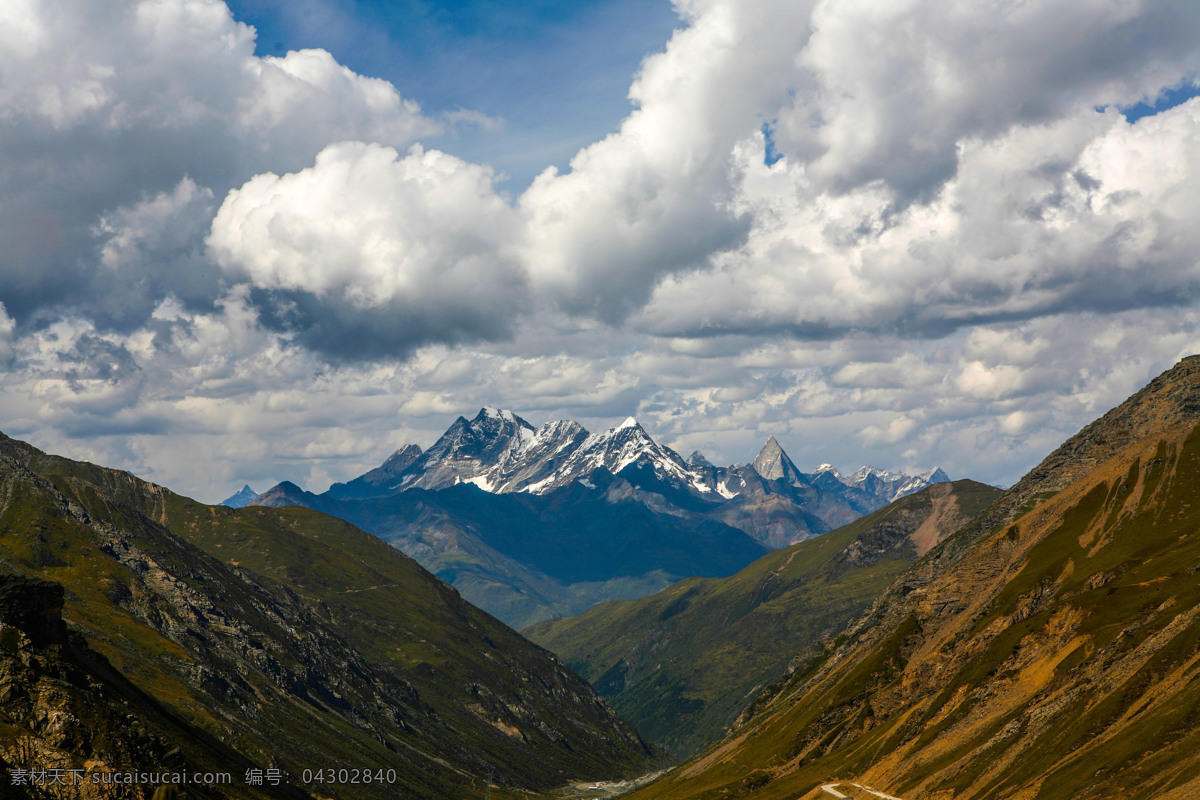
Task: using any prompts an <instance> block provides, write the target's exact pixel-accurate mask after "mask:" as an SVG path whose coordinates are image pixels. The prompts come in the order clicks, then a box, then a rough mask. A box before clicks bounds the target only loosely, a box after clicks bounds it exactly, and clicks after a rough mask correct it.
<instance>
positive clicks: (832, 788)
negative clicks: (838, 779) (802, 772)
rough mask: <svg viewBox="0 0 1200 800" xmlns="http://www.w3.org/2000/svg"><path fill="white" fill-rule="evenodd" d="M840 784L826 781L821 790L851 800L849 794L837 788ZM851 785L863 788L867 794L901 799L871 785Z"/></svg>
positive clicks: (888, 798)
mask: <svg viewBox="0 0 1200 800" xmlns="http://www.w3.org/2000/svg"><path fill="white" fill-rule="evenodd" d="M839 785H840V784H837V783H826V784H824V785H823V786H822V787H821V791H823V792H826V793H827V794H831V795H833V796H834V797H840V798H843V799H844V800H850V798H849V795H844V794H842V793H841V792H839V791H838V790H837V787H838V786H839ZM850 785H851V786H857V787H858V788H859V789H862V790H863V791H864V792H866V793H867V794H873V795H875V796H876V797H881V798H883V800H900V798H899V797H893V796H892V795H890V794H884V793H883V792H879V791H876V790H875V789H872V788H871V787H870V786H863V785H862V784H861V783H851V784H850Z"/></svg>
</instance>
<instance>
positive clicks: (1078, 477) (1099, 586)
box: [636, 357, 1200, 800]
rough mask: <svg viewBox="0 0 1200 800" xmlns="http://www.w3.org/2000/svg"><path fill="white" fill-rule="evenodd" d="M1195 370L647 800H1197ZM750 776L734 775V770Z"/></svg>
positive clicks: (955, 543) (1027, 482)
mask: <svg viewBox="0 0 1200 800" xmlns="http://www.w3.org/2000/svg"><path fill="white" fill-rule="evenodd" d="M1198 485H1200V358H1196V357H1191V358H1188V359H1185V360H1184V361H1182V362H1181V363H1180V364H1179V365H1177V366H1176V367H1175V368H1174V369H1172V370H1170V371H1169V372H1167V373H1165V374H1164V375H1162V376H1160V377H1159V378H1157V379H1155V380H1154V381H1152V382H1151V383H1150V384H1149V385H1148V386H1147V387H1146V388H1145V389H1143V390H1142V391H1140V392H1138V393H1137V394H1136V395H1134V396H1133V397H1131V398H1130V399H1129V400H1128V401H1126V402H1125V403H1123V404H1122V405H1121V406H1119V407H1118V408H1116V409H1114V410H1113V411H1111V412H1109V413H1108V414H1106V415H1105V416H1104V417H1102V418H1101V419H1100V420H1098V421H1097V422H1095V423H1093V424H1091V425H1089V426H1088V427H1086V428H1084V429H1083V430H1082V431H1081V432H1080V433H1079V434H1077V435H1076V436H1074V437H1072V438H1071V439H1070V440H1068V441H1067V442H1066V443H1064V444H1063V446H1062V447H1060V448H1059V449H1058V450H1056V451H1055V452H1054V453H1052V454H1051V455H1050V456H1048V457H1047V458H1046V459H1045V460H1044V461H1043V462H1042V463H1041V464H1040V465H1039V466H1038V467H1036V468H1035V469H1034V470H1032V471H1031V472H1030V473H1029V474H1028V475H1026V476H1025V478H1023V479H1022V480H1021V481H1020V482H1019V483H1018V484H1017V485H1016V486H1014V487H1013V488H1012V489H1011V490H1009V491H1008V492H1006V493H1005V495H1004V496H1003V497H1002V498H1001V500H1000V501H999V502H998V503H996V504H995V505H993V506H992V507H991V508H990V509H988V510H987V511H985V512H984V513H983V514H981V515H980V516H978V517H976V518H975V520H973V521H972V522H970V523H968V524H967V525H966V526H964V527H963V528H962V529H961V530H960V531H959V532H958V533H956V534H955V535H954V536H952V537H950V538H949V539H948V540H947V541H945V542H943V543H942V544H940V545H938V546H936V547H934V548H933V549H932V550H931V551H930V553H929V555H928V556H927V557H926V558H925V559H923V560H922V561H920V562H919V563H918V564H917V565H916V566H915V567H913V568H912V569H910V570H909V571H907V572H906V573H905V574H904V575H902V576H901V577H900V579H899V580H897V581H896V582H895V583H893V584H892V586H891V587H890V588H889V590H888V591H887V592H885V593H884V595H883V596H882V597H881V598H880V599H879V600H878V601H877V602H876V603H875V604H874V605H873V607H872V608H871V610H870V611H869V612H868V613H867V614H866V615H864V616H863V617H861V618H860V619H859V620H857V621H856V622H855V623H854V624H853V625H852V626H851V627H850V628H849V629H848V630H847V632H846V633H845V634H844V635H842V636H840V637H838V638H837V639H836V640H833V641H831V642H829V643H828V644H827V648H826V651H825V652H824V653H823V654H821V655H819V656H817V657H815V658H810V659H802V660H799V661H797V662H796V663H795V664H794V665H793V666H794V669H793V672H792V674H791V676H790V677H789V678H787V679H786V680H784V681H782V682H781V683H780V684H778V685H777V686H775V687H774V688H773V689H772V690H771V691H770V692H768V693H766V694H765V695H764V696H763V697H762V698H760V700H759V702H758V703H757V704H756V705H755V707H754V708H753V711H752V713H751V714H748V715H747V718H746V719H745V720H743V725H742V726H741V727H740V728H739V729H737V730H736V731H735V732H734V733H733V734H732V736H731V738H730V739H729V740H727V741H726V742H725V743H724V744H723V745H722V746H720V747H719V748H716V749H713V750H711V751H709V752H708V753H706V754H702V755H701V756H700V757H699V758H698V759H697V761H696V762H695V763H694V764H692V765H690V766H688V767H685V768H683V769H681V770H680V771H678V772H677V773H675V776H674V777H673V778H671V779H668V780H666V781H663V782H661V783H660V784H658V785H656V786H654V787H651V788H650V789H647V790H646V791H644V792H643V793H641V794H638V795H636V796H637V797H639V798H651V797H654V798H659V797H662V798H668V797H669V798H684V797H697V798H698V797H711V796H719V795H721V794H724V793H728V792H733V791H735V790H736V791H740V792H741V793H742V794H744V795H745V796H749V797H758V798H785V797H787V798H795V797H803V798H816V797H818V796H820V790H819V789H818V787H819V785H820V784H822V783H824V782H826V781H828V780H831V779H835V778H838V779H856V780H858V781H859V782H861V783H864V784H868V785H871V786H873V787H875V788H877V789H882V790H883V791H885V792H886V793H888V794H891V795H895V796H897V797H903V798H912V799H913V800H915V798H932V799H933V800H943V799H945V800H948V799H949V798H955V800H963V799H965V798H970V799H972V800H973V799H974V798H981V799H982V798H1038V800H1068V798H1069V799H1070V800H1089V799H1093V798H1094V800H1102V799H1103V800H1121V799H1123V798H1129V799H1130V800H1133V798H1143V797H1155V798H1170V799H1171V800H1184V799H1185V798H1190V797H1194V796H1196V793H1197V792H1200V755H1197V754H1198V753H1200V749H1198V748H1197V747H1196V743H1197V742H1200V715H1198V714H1197V709H1198V708H1200V672H1198V670H1200V661H1198V655H1197V654H1198V653H1200V645H1198V642H1200V616H1198V609H1200V581H1197V579H1196V569H1195V566H1196V565H1197V564H1200V537H1197V534H1196V532H1197V530H1200V495H1198V492H1197V489H1196V487H1197V486H1198ZM735 765H736V766H735Z"/></svg>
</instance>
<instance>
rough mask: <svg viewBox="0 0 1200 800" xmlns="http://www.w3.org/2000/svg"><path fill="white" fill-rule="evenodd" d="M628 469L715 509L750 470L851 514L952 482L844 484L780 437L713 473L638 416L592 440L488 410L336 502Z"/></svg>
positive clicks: (749, 484)
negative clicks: (807, 466)
mask: <svg viewBox="0 0 1200 800" xmlns="http://www.w3.org/2000/svg"><path fill="white" fill-rule="evenodd" d="M629 467H638V468H641V469H642V470H643V471H647V470H648V471H649V473H652V474H653V476H654V478H655V479H656V480H657V481H659V482H661V483H663V484H665V485H668V486H671V487H673V488H675V489H677V490H682V491H685V492H689V493H691V494H693V495H695V496H696V497H697V498H700V499H705V500H708V501H709V502H714V503H720V502H722V501H724V500H729V499H732V498H734V497H736V496H738V495H740V494H743V493H746V492H747V491H749V492H755V491H756V489H757V488H758V487H757V486H756V482H755V481H754V480H750V481H747V471H749V470H753V472H754V473H756V475H755V477H757V478H760V479H761V480H763V481H768V482H769V481H779V480H782V481H783V482H784V483H785V484H786V485H789V486H792V487H796V488H806V487H814V488H817V489H818V490H824V491H826V492H828V491H834V492H836V493H839V494H845V493H846V490H854V494H857V493H861V495H863V496H854V494H852V499H853V500H854V501H855V502H851V503H850V505H851V506H854V507H857V506H859V505H863V504H864V503H865V504H866V505H870V504H871V503H872V501H875V502H878V505H877V506H876V507H882V506H883V505H886V504H887V503H890V502H892V501H893V500H896V499H898V498H900V497H904V496H905V495H909V494H912V493H913V492H917V491H920V490H921V489H923V488H924V487H926V486H928V485H930V484H933V483H941V482H944V481H948V480H949V477H948V476H947V475H946V473H945V472H943V471H942V470H941V469H940V468H935V469H932V470H929V471H928V472H924V473H922V474H920V475H907V474H904V473H898V472H889V471H886V470H881V469H876V468H875V467H871V466H864V467H862V468H861V469H859V470H858V471H857V472H855V473H854V474H853V475H851V476H850V477H849V478H845V477H843V476H842V475H841V473H839V472H838V471H837V469H836V468H834V467H833V466H831V465H829V464H822V465H821V466H819V467H817V469H816V470H814V471H813V472H811V473H804V472H801V471H800V469H799V468H797V467H796V465H795V464H794V463H793V462H792V460H791V458H789V457H788V455H787V453H786V452H784V450H783V448H782V447H781V446H780V445H779V442H778V441H777V440H776V439H775V437H774V436H772V437H770V438H769V439H767V442H766V444H765V445H764V446H763V448H762V450H761V451H760V452H759V454H758V455H757V456H756V457H755V459H754V461H753V463H752V464H741V465H736V464H735V465H731V466H728V467H714V466H713V465H712V464H711V463H710V462H709V461H708V459H706V458H705V457H704V455H703V454H701V453H699V452H698V451H697V452H694V453H693V454H692V455H691V456H690V457H689V458H688V460H686V461H685V460H684V459H683V458H681V457H680V456H679V454H678V453H676V452H675V451H674V450H672V449H671V448H669V447H666V446H665V445H660V444H659V443H658V442H656V441H654V439H653V438H651V436H650V435H649V434H648V433H646V431H645V429H644V428H642V426H641V425H640V424H638V422H637V420H636V419H634V418H633V417H629V418H627V419H626V420H625V421H624V422H622V423H621V424H620V425H617V426H615V427H612V428H609V429H608V430H606V431H603V432H601V433H589V432H588V431H587V430H586V429H584V427H583V426H582V425H580V424H579V423H578V422H575V421H574V420H557V421H554V422H547V423H546V424H545V425H542V426H541V427H540V428H534V427H533V426H532V425H531V424H529V423H528V422H526V421H525V420H524V419H522V418H521V417H519V416H517V415H516V414H514V413H513V412H512V411H509V410H507V409H496V408H488V407H485V408H482V409H480V411H479V413H478V414H477V415H476V416H475V418H474V419H472V420H467V419H466V418H465V417H459V418H458V419H457V420H455V421H454V423H453V424H452V425H451V426H450V428H449V429H448V430H447V431H446V432H445V433H444V434H442V436H441V438H439V439H438V440H437V442H435V443H434V444H433V446H432V447H430V448H429V449H428V450H426V451H424V452H422V451H421V448H420V447H418V446H417V445H415V444H409V445H405V446H404V447H402V448H400V449H399V450H397V451H396V452H395V453H393V454H392V455H391V456H390V457H389V458H388V459H387V461H385V462H384V463H383V464H382V465H381V466H379V467H377V468H376V469H374V470H371V471H370V472H368V473H366V474H365V475H363V476H361V477H359V478H356V479H355V480H353V481H350V482H349V483H344V484H334V486H333V487H331V488H330V490H329V494H330V495H331V496H333V497H339V498H344V497H370V496H380V495H387V494H392V493H394V492H398V491H406V490H409V489H431V490H437V489H445V488H448V487H450V486H454V485H457V484H459V483H471V484H474V485H475V486H477V487H479V488H480V489H483V490H484V491H485V492H491V493H493V494H504V493H508V492H529V493H531V494H546V493H548V492H552V491H554V490H555V489H560V488H562V487H563V486H566V485H568V484H570V483H572V482H574V481H580V482H582V483H583V484H584V485H587V484H588V483H589V482H590V477H591V476H592V475H593V473H595V472H596V471H597V470H599V469H604V470H606V471H607V472H608V473H609V474H611V475H617V474H620V473H621V472H622V471H623V470H625V469H627V468H629ZM831 479H832V480H831ZM870 510H874V509H870ZM863 513H865V512H863Z"/></svg>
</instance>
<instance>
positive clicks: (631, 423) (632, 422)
mask: <svg viewBox="0 0 1200 800" xmlns="http://www.w3.org/2000/svg"><path fill="white" fill-rule="evenodd" d="M641 427H642V426H641V425H639V424H638V421H637V420H636V419H634V418H633V417H626V418H625V421H624V422H622V423H621V424H620V425H618V426H616V427H615V428H613V430H614V431H621V430H625V429H626V428H641Z"/></svg>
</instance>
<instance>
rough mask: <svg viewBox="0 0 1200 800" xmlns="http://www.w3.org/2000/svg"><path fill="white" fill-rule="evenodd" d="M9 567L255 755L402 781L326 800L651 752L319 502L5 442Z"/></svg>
mask: <svg viewBox="0 0 1200 800" xmlns="http://www.w3.org/2000/svg"><path fill="white" fill-rule="evenodd" d="M0 565H2V567H0V568H2V569H3V570H4V571H6V572H11V573H20V574H25V575H33V576H37V577H41V578H45V579H48V580H52V581H56V582H58V583H61V584H62V585H63V586H64V587H66V607H65V609H64V616H65V617H66V619H67V620H68V621H69V622H70V623H71V624H72V625H73V626H74V627H75V628H76V629H78V630H79V631H80V632H82V633H83V634H84V635H85V636H86V637H87V639H88V641H89V643H90V644H91V646H92V647H94V648H95V649H96V650H98V651H99V652H101V653H103V654H104V655H105V656H107V657H108V658H109V660H110V661H111V662H112V663H113V665H114V666H115V667H116V668H117V669H118V670H120V671H121V672H122V673H123V674H124V675H126V676H128V678H129V679H130V680H132V682H133V683H134V684H135V685H137V686H138V687H139V688H140V689H141V690H143V691H145V692H147V693H148V694H149V695H151V696H153V697H154V698H156V700H157V701H158V702H160V703H162V704H163V705H164V706H166V707H167V708H168V709H170V710H171V711H172V712H173V713H176V714H178V715H179V716H180V717H181V718H183V719H184V720H186V721H187V723H188V724H191V725H194V726H196V727H197V728H199V729H200V730H202V731H205V732H207V733H209V734H211V735H212V736H214V737H216V738H217V739H219V740H221V741H222V742H224V743H226V745H228V746H230V747H232V748H235V749H236V750H237V751H239V752H240V753H242V754H244V756H245V757H247V758H248V759H249V760H250V761H252V762H254V763H256V764H259V765H261V766H264V767H265V766H271V765H277V766H280V767H282V768H284V769H285V770H287V771H288V772H290V773H292V775H293V776H296V777H298V776H299V773H300V772H301V771H302V770H303V769H306V768H308V769H317V768H325V767H335V768H338V767H348V768H354V767H359V768H368V767H369V768H378V767H392V768H395V769H396V770H397V771H398V772H399V773H400V783H399V785H397V786H394V787H383V786H378V785H376V786H364V785H358V786H353V787H350V786H329V785H325V786H321V787H309V788H310V790H319V792H320V793H321V794H322V795H329V796H333V797H387V796H394V795H395V792H396V791H398V790H399V791H401V792H402V793H403V794H405V795H406V796H413V797H430V798H441V797H450V796H453V797H469V796H482V795H483V794H485V793H486V792H487V788H486V784H487V783H488V782H492V783H495V784H496V785H497V786H498V787H499V790H498V791H500V792H501V793H504V792H508V793H511V792H517V791H525V790H535V791H537V790H544V789H549V788H551V787H553V786H555V785H558V784H561V783H564V782H566V781H567V780H570V779H582V778H602V777H616V776H619V775H622V774H626V773H630V772H636V771H638V770H641V769H643V768H644V767H645V766H646V765H647V764H648V763H649V762H650V761H651V757H650V753H649V752H648V751H647V748H646V746H645V745H644V744H643V743H642V742H641V740H640V739H638V737H637V736H636V734H634V733H633V731H632V730H631V729H630V728H629V727H628V726H626V725H625V724H624V723H621V722H620V721H619V720H617V719H616V718H615V717H613V716H612V714H611V712H610V711H609V710H608V709H607V708H606V707H605V706H604V705H603V704H602V703H601V702H600V701H599V699H598V698H597V697H596V696H595V695H594V693H593V692H592V691H591V690H590V688H589V687H587V685H586V684H584V683H583V682H582V681H580V680H579V679H578V678H577V677H575V676H574V675H572V674H571V673H570V672H569V671H568V670H566V669H565V668H564V667H563V666H562V665H561V664H560V663H559V662H557V661H555V660H554V659H553V658H552V657H550V656H549V654H547V653H545V652H544V651H541V650H540V649H538V648H536V647H534V646H532V645H530V644H529V643H528V642H526V641H525V640H523V639H522V638H521V637H520V636H518V635H517V634H516V633H514V632H513V631H512V630H510V629H508V628H507V627H505V626H504V625H502V624H500V623H499V622H497V621H496V620H494V619H492V618H491V617H489V616H487V615H486V614H484V613H483V612H481V611H479V610H478V609H475V608H474V607H472V606H470V605H469V604H468V603H466V602H465V601H463V600H462V599H461V598H459V596H458V595H457V593H456V592H454V590H453V589H451V588H449V587H448V586H446V585H445V584H443V583H442V582H441V581H439V580H437V579H436V578H434V577H433V576H432V575H430V574H429V573H428V572H426V571H425V570H423V569H422V568H421V567H419V566H418V565H417V564H416V563H415V562H413V561H412V560H411V559H408V558H407V557H405V556H403V555H402V554H400V553H399V552H397V551H396V550H395V549H394V548H392V547H389V546H388V545H386V544H385V543H383V542H381V541H379V540H378V539H377V538H375V537H373V536H370V535H369V534H366V533H364V532H362V531H359V530H358V529H356V528H354V527H352V526H350V525H349V524H347V523H345V522H342V521H340V520H336V519H333V518H330V517H326V516H324V515H321V514H319V513H316V512H312V511H307V510H303V509H288V510H275V509H263V508H251V509H242V510H237V511H235V510H232V509H227V508H224V507H209V506H204V505H202V504H199V503H195V502H193V501H190V500H188V499H186V498H183V497H180V496H178V495H174V494H173V493H171V492H169V491H167V490H164V489H162V488H161V487H157V486H154V485H152V484H147V483H144V482H142V481H139V480H137V479H136V478H133V477H132V476H130V475H128V474H127V473H122V472H117V471H113V470H107V469H103V468H100V467H96V466H93V465H89V464H81V463H77V462H72V461H68V460H66V459H60V458H56V457H52V456H47V455H45V454H42V453H40V452H38V451H36V450H34V449H33V448H30V447H29V446H27V445H23V444H21V443H19V442H15V441H13V440H11V439H7V438H5V439H2V440H0ZM495 796H501V795H500V794H496V795H495Z"/></svg>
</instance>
